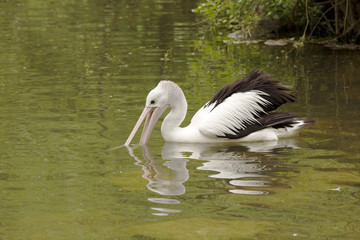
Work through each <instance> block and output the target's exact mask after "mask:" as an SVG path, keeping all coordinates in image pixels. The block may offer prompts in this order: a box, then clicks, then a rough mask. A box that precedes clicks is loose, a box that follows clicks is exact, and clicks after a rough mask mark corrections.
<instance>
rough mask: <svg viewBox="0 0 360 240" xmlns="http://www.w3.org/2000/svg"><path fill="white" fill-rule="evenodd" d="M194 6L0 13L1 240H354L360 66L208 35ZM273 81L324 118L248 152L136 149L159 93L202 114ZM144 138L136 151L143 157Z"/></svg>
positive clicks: (306, 113)
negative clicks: (149, 104)
mask: <svg viewBox="0 0 360 240" xmlns="http://www.w3.org/2000/svg"><path fill="white" fill-rule="evenodd" d="M195 5H196V2H195V1H166V0H165V1H164V0H161V1H119V2H118V1H90V2H87V1H82V2H79V1H63V2H51V1H50V2H49V1H16V2H15V1H3V2H1V3H0V17H1V20H0V36H1V41H0V53H1V54H0V66H1V67H0V94H1V98H0V106H1V107H0V124H1V125H0V127H1V128H0V129H1V130H0V142H1V148H0V194H1V197H0V239H292V238H300V239H356V238H358V236H359V234H360V233H359V229H360V207H359V206H360V173H359V172H360V171H359V170H360V151H359V143H360V136H359V132H360V124H359V123H360V109H359V106H360V97H359V96H360V94H359V93H360V79H359V76H360V66H359V62H360V55H359V52H356V51H355V52H354V51H347V50H331V49H327V48H324V47H322V46H317V45H308V46H306V47H305V48H304V49H301V50H296V49H293V48H292V47H291V46H286V47H267V46H265V45H262V44H257V45H240V44H227V45H226V44H224V43H223V42H222V41H218V40H213V39H212V38H207V37H205V38H204V37H203V32H202V30H203V27H204V26H203V25H201V24H196V23H198V22H200V21H201V19H199V18H198V17H197V16H195V15H194V14H193V13H191V9H192V8H194V7H195ZM255 68H261V69H263V70H264V71H266V72H268V73H270V74H272V75H273V77H274V78H277V79H279V80H281V81H282V82H284V83H285V84H288V85H291V86H293V88H294V89H295V92H294V94H295V95H296V96H297V97H298V99H297V102H296V103H293V104H288V105H287V106H283V107H282V108H281V110H282V111H289V112H296V113H298V114H299V115H300V116H303V117H306V118H310V119H314V120H316V124H315V125H314V126H311V127H310V128H308V129H306V130H305V131H303V132H302V134H301V135H300V136H298V137H296V138H293V139H288V140H283V141H279V142H269V143H253V144H250V143H249V144H242V145H212V144H190V145H189V144H171V143H165V142H164V141H163V140H162V138H161V135H160V125H157V126H156V127H155V131H154V133H153V134H152V136H151V140H150V143H149V145H148V146H147V147H140V146H137V145H132V146H131V148H129V149H127V148H119V149H116V150H113V151H107V150H108V149H110V148H113V147H116V146H119V145H121V144H123V143H124V142H125V140H126V138H127V137H128V135H129V133H130V131H131V129H132V127H133V126H134V124H135V122H136V120H137V117H138V116H139V114H140V113H141V111H142V109H143V106H144V102H145V97H146V95H147V93H148V92H149V91H150V90H151V89H152V88H154V87H155V86H156V84H157V83H158V81H159V80H161V79H171V80H173V81H175V82H177V83H178V84H179V85H180V86H181V88H182V89H183V90H184V92H185V95H186V97H187V100H188V103H189V110H188V111H189V112H188V116H187V118H186V120H185V123H184V126H185V125H186V124H187V123H189V122H190V119H191V117H192V116H193V114H194V113H195V112H196V111H197V109H199V108H200V107H201V106H202V105H203V104H204V103H206V101H207V100H209V99H210V98H211V97H212V95H213V94H214V93H215V92H216V91H217V90H218V89H219V88H221V87H222V86H223V85H225V84H227V83H230V82H232V81H233V80H235V79H237V78H239V77H244V76H245V75H246V74H247V73H248V72H250V71H251V70H253V69H255ZM137 140H138V137H136V138H135V140H134V143H136V141H137Z"/></svg>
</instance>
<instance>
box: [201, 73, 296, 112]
mask: <svg viewBox="0 0 360 240" xmlns="http://www.w3.org/2000/svg"><path fill="white" fill-rule="evenodd" d="M251 90H258V91H262V92H264V93H266V94H267V95H262V97H263V98H264V99H266V100H267V101H268V102H270V104H266V105H265V104H263V105H262V108H263V109H264V111H265V112H270V111H273V110H275V109H277V108H278V107H280V106H281V105H282V104H284V103H288V102H294V101H295V100H296V97H295V96H293V95H291V94H289V93H287V92H285V91H292V90H293V89H292V88H291V87H289V86H286V85H283V84H281V83H280V82H279V81H277V80H274V79H272V78H271V76H270V75H269V74H266V73H264V72H262V71H261V70H260V69H256V70H254V71H252V72H251V73H249V75H247V76H246V77H244V78H243V79H237V80H236V81H234V82H233V83H230V84H228V85H226V86H225V87H223V88H222V89H221V90H220V91H218V92H217V93H216V94H215V95H214V97H213V98H212V99H211V100H210V101H209V102H208V103H207V104H206V105H205V107H208V106H210V105H211V104H213V103H215V104H214V108H215V107H217V106H218V105H219V104H221V103H222V102H223V101H225V100H226V99H227V98H228V97H230V96H231V95H232V94H234V93H239V92H248V91H251Z"/></svg>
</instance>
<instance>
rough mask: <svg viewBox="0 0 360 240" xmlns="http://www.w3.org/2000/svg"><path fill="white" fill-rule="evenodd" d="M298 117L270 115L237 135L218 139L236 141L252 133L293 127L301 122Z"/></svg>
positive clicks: (227, 135) (291, 114)
mask: <svg viewBox="0 0 360 240" xmlns="http://www.w3.org/2000/svg"><path fill="white" fill-rule="evenodd" d="M297 117H298V115H297V114H295V113H269V114H268V115H264V116H262V117H260V118H258V119H257V120H258V122H257V123H252V124H248V125H247V126H246V128H245V129H240V128H239V129H236V130H237V131H236V134H225V136H218V137H223V138H230V139H236V138H242V137H246V136H247V135H249V134H250V133H253V132H256V131H259V130H261V129H265V128H268V127H273V128H276V129H278V128H285V127H291V126H292V125H293V124H295V123H296V121H298V120H299V119H298V118H297ZM309 124H310V123H309Z"/></svg>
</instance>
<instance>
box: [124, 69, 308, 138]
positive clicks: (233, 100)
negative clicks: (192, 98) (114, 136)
mask: <svg viewBox="0 0 360 240" xmlns="http://www.w3.org/2000/svg"><path fill="white" fill-rule="evenodd" d="M291 90H292V89H291V88H290V87H288V86H284V85H282V84H280V83H279V82H278V81H275V80H273V79H271V77H270V75H268V74H265V73H263V72H261V71H260V70H254V71H253V72H251V73H250V74H249V75H248V76H246V77H245V78H244V79H242V80H236V81H235V82H233V83H231V84H229V85H227V86H225V87H224V88H222V89H221V90H220V91H219V92H217V93H216V94H215V96H214V97H213V98H212V99H211V100H210V101H209V102H208V103H206V104H205V105H204V106H203V107H202V108H201V109H200V110H199V111H198V112H197V113H196V114H195V115H194V117H193V118H192V120H191V123H190V124H189V126H187V127H185V128H180V127H179V126H180V124H181V123H182V121H183V120H184V119H185V116H186V112H187V102H186V99H185V95H184V93H183V91H182V90H181V88H180V87H179V86H178V85H177V84H175V83H174V82H171V81H160V82H159V84H158V86H157V87H156V88H154V89H153V90H152V91H150V93H149V94H148V96H147V98H146V106H145V108H144V110H143V113H142V114H141V116H140V118H139V120H138V122H137V123H136V125H135V127H134V129H133V131H132V132H131V134H130V136H129V138H128V139H127V141H126V143H125V145H129V144H130V142H131V140H132V138H133V137H134V135H135V133H136V131H137V130H138V128H139V127H140V125H141V123H142V121H143V120H144V119H145V118H146V121H145V124H144V129H143V133H142V136H141V139H140V143H141V144H146V143H147V142H148V139H149V137H150V134H151V131H152V129H153V128H154V126H155V123H156V121H157V120H158V119H159V117H160V116H161V114H162V113H163V112H164V111H165V109H166V108H168V107H170V109H171V111H170V112H169V114H168V115H167V116H166V117H165V119H164V121H163V123H162V125H161V134H162V136H163V138H164V139H165V141H168V142H247V141H267V140H277V139H278V138H279V137H282V138H283V137H289V136H292V135H294V134H296V133H297V131H298V130H299V129H300V128H301V127H303V126H306V125H310V124H313V123H314V121H311V120H307V119H298V118H297V115H296V114H293V113H274V112H272V111H273V110H275V109H277V108H278V107H279V106H280V105H282V104H284V103H287V102H293V101H295V99H296V98H295V97H294V96H293V95H291V94H289V93H287V92H286V91H291Z"/></svg>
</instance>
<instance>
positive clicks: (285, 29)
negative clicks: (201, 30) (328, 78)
mask: <svg viewBox="0 0 360 240" xmlns="http://www.w3.org/2000/svg"><path fill="white" fill-rule="evenodd" d="M193 11H194V12H197V13H199V14H201V15H203V16H205V18H206V20H205V21H206V22H208V23H209V26H210V28H211V29H212V30H216V31H217V32H225V33H232V32H237V34H235V38H241V39H258V38H265V39H269V38H272V39H273V38H284V37H295V38H297V39H299V40H300V41H304V40H309V39H313V38H315V37H316V38H327V39H331V40H332V41H333V42H336V43H341V44H349V43H350V44H360V1H359V0H274V1H268V0H255V1H253V0H201V1H200V3H199V5H198V7H197V8H196V9H194V10H193Z"/></svg>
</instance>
